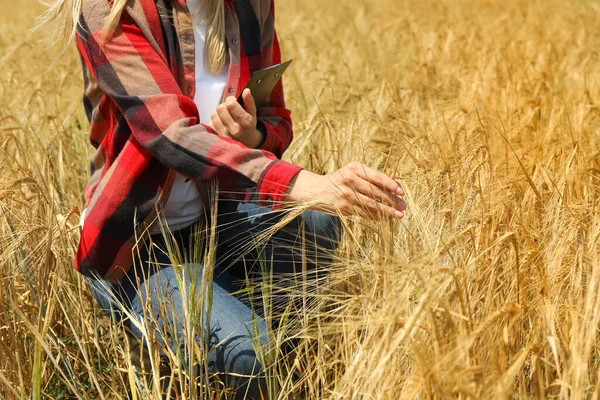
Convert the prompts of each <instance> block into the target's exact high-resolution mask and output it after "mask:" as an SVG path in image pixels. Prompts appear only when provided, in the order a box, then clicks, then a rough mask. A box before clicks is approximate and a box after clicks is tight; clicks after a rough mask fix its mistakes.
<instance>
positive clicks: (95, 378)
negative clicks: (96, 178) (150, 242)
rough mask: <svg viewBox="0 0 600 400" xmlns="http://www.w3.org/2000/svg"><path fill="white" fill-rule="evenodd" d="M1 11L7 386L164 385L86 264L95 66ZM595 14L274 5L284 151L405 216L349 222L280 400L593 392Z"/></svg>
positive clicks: (59, 390) (45, 390) (598, 355)
mask: <svg viewBox="0 0 600 400" xmlns="http://www.w3.org/2000/svg"><path fill="white" fill-rule="evenodd" d="M0 6H2V9H3V12H2V17H0V18H1V21H2V24H1V26H2V30H1V31H0V66H1V69H0V209H1V211H0V397H6V398H19V397H20V398H30V397H45V398H121V397H128V396H129V397H130V398H140V397H142V398H143V397H147V396H152V393H154V394H155V393H156V392H155V391H154V392H153V390H154V388H153V387H152V386H147V385H146V386H145V384H144V383H140V382H139V381H136V377H135V374H134V373H133V369H132V367H131V363H130V362H128V360H127V358H126V354H127V352H126V351H124V350H123V349H124V346H126V343H124V342H123V341H122V340H120V339H119V337H118V335H117V332H116V331H115V329H112V328H110V325H109V324H108V323H107V321H106V319H104V318H100V314H99V312H98V311H97V310H93V308H94V305H93V302H92V301H91V300H90V296H89V293H88V292H87V290H86V289H84V288H83V287H82V286H81V282H80V280H79V277H78V276H77V274H76V273H74V272H73V271H72V269H71V264H70V260H71V258H72V256H73V251H74V246H75V245H76V243H77V238H78V230H77V216H76V214H77V213H78V207H79V205H80V200H81V195H80V193H81V190H82V187H83V185H84V182H85V179H86V174H87V172H86V169H87V168H86V166H87V161H86V160H87V155H88V154H87V153H88V151H89V149H88V146H87V144H86V123H85V122H84V121H85V119H84V116H83V112H82V109H81V106H80V103H79V99H80V98H79V96H80V94H81V93H80V89H81V85H82V83H81V79H80V72H79V61H78V59H77V57H76V55H75V54H74V52H73V51H70V52H69V53H68V54H67V55H66V56H64V57H63V58H61V59H60V60H59V61H58V62H57V63H56V64H55V65H52V66H50V61H51V59H52V57H53V53H52V52H47V51H44V50H42V49H41V47H40V45H39V44H38V43H37V42H36V41H35V40H34V38H32V37H31V36H30V35H29V34H28V32H27V28H29V27H31V26H32V23H33V18H32V16H33V15H36V14H38V13H39V11H40V9H41V8H40V6H38V5H36V4H35V2H34V1H33V0H23V1H21V2H19V3H16V4H15V3H14V2H9V1H8V0H0ZM599 24H600V6H598V3H597V2H594V1H591V0H590V1H588V0H580V1H572V2H567V3H565V2H561V1H558V0H547V1H533V0H532V1H521V0H507V1H504V2H496V1H491V0H478V1H476V0H470V1H469V0H454V1H451V0H442V1H434V0H422V1H419V2H409V1H402V0H379V1H375V0H369V1H359V0H347V1H323V0H302V1H300V0H288V1H283V2H279V3H278V28H279V33H280V36H281V38H282V43H283V46H284V51H285V53H286V55H287V56H289V57H293V58H294V59H295V63H294V66H293V68H292V69H291V70H290V71H289V75H288V77H287V81H286V89H287V98H288V103H289V106H290V108H291V109H292V110H293V112H294V116H295V124H296V139H295V142H294V144H293V146H292V147H291V149H290V150H289V151H288V153H287V154H288V155H287V157H288V159H291V160H293V161H295V162H298V163H301V164H303V165H305V166H307V167H309V168H311V169H313V170H315V171H319V172H322V171H332V170H333V169H334V168H336V167H338V166H341V165H343V164H345V163H347V162H349V161H351V160H359V161H365V162H367V163H369V164H371V165H374V166H376V167H378V168H379V169H381V170H383V171H386V172H388V173H390V174H392V175H394V176H396V177H398V178H399V179H400V180H401V181H402V182H403V184H404V186H405V189H406V192H407V196H406V197H407V202H408V203H409V206H410V212H409V213H408V215H407V217H406V218H405V220H404V221H403V222H402V223H398V222H390V223H366V222H364V221H360V220H356V219H353V220H349V221H347V231H346V235H345V239H344V242H343V245H342V248H341V250H340V262H339V263H337V264H336V267H335V268H334V271H333V273H332V274H331V277H330V278H331V279H330V284H329V286H330V287H331V288H330V291H329V295H328V296H329V298H328V301H329V303H330V304H329V306H328V308H323V309H319V310H316V311H315V310H305V312H304V315H303V316H304V318H303V324H304V326H303V332H302V334H303V337H304V340H303V342H302V344H301V346H300V350H299V357H298V359H297V361H296V364H294V365H293V366H290V365H287V364H286V363H280V364H281V365H280V366H279V367H278V369H276V370H275V371H278V373H277V374H276V375H278V376H276V377H274V378H273V380H274V382H279V387H280V389H278V391H279V393H280V394H279V396H280V398H286V396H288V395H289V394H290V393H292V392H294V393H299V392H301V391H305V392H306V393H308V398H312V399H350V398H356V399H376V398H377V399H397V398H407V399H412V398H446V397H456V398H512V397H514V398H516V397H519V398H546V397H551V398H573V399H582V398H593V399H597V398H598V397H599V394H600V386H599V385H598V380H599V378H600V372H599V371H600V369H599V366H600V349H599V345H600V340H599V337H598V327H599V326H600V325H599V323H600V244H599V243H598V239H599V237H600V216H599V214H598V201H599V194H600V192H599V191H598V180H599V179H600V166H599V165H598V160H599V156H600V155H599V151H598V148H599V136H598V134H599V126H600V118H599V117H600V110H599V107H600V69H598V61H599V60H598V58H599V53H598V49H599V47H598V45H599V44H600V31H598V29H597V27H598V26H599ZM315 344H316V346H315ZM292 367H293V368H295V369H296V370H297V371H300V373H299V374H297V376H301V377H302V378H304V379H300V380H298V379H297V378H296V379H295V380H292V381H290V380H288V379H287V378H288V376H287V375H286V374H288V373H287V372H286V371H287V368H292ZM136 382H137V383H136ZM295 384H297V387H296V386H294V385H295ZM144 390H147V391H146V392H144ZM207 396H208V395H207Z"/></svg>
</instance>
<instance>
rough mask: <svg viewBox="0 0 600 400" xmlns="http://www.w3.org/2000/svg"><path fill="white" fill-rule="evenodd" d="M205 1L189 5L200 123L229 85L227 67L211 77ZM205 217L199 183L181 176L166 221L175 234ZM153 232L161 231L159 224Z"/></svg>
mask: <svg viewBox="0 0 600 400" xmlns="http://www.w3.org/2000/svg"><path fill="white" fill-rule="evenodd" d="M201 1H205V0H188V1H187V6H188V7H189V9H190V13H191V15H192V21H193V24H194V42H195V47H196V50H195V52H196V95H195V96H194V102H195V103H196V106H197V107H198V112H199V113H200V122H201V123H203V124H207V123H209V122H210V115H211V114H212V113H213V112H214V111H215V110H216V109H217V106H218V105H219V104H220V103H221V100H222V98H223V91H224V90H225V85H226V84H227V70H228V67H229V65H228V64H229V63H227V64H226V65H225V67H224V68H223V71H221V73H220V74H219V75H211V74H210V73H209V72H208V71H207V70H206V68H205V65H204V43H205V41H206V26H205V24H203V23H201V16H200V2H201ZM202 214H203V208H202V199H201V197H200V191H199V190H198V187H197V186H196V183H195V182H194V181H192V180H189V179H187V178H185V177H184V176H183V175H180V174H177V176H176V177H175V181H174V182H173V188H172V189H171V194H170V196H169V199H168V200H167V203H166V204H165V207H164V209H163V212H162V217H163V220H164V221H165V222H166V223H167V226H168V227H169V229H170V230H171V231H175V230H178V229H183V228H186V227H187V226H189V225H191V224H193V223H194V222H196V221H198V220H199V219H200V218H201V217H202ZM153 232H160V225H159V224H157V225H156V226H155V227H154V229H153Z"/></svg>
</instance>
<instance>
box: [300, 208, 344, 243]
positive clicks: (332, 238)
mask: <svg viewBox="0 0 600 400" xmlns="http://www.w3.org/2000/svg"><path fill="white" fill-rule="evenodd" d="M302 216H303V219H304V224H305V229H306V230H307V234H311V235H314V237H315V238H316V239H315V241H316V244H317V245H318V246H319V247H320V248H322V249H325V250H330V251H333V250H335V249H337V247H338V245H339V243H340V240H341V238H342V232H343V228H342V221H341V220H340V218H339V217H338V216H337V215H330V214H325V213H322V212H319V211H307V212H305V213H304V214H303V215H302Z"/></svg>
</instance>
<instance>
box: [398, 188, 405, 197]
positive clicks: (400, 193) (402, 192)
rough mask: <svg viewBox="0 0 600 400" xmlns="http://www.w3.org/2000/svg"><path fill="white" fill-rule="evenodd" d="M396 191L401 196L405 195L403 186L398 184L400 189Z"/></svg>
mask: <svg viewBox="0 0 600 400" xmlns="http://www.w3.org/2000/svg"><path fill="white" fill-rule="evenodd" d="M396 193H398V194H399V195H400V196H404V190H403V189H402V187H401V186H398V189H396Z"/></svg>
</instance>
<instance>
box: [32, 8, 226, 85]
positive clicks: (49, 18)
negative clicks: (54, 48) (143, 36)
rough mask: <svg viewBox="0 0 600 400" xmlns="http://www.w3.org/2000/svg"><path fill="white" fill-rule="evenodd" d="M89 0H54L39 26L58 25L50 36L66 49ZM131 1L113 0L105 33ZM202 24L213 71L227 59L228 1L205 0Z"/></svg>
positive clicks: (115, 25) (220, 67)
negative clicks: (226, 24) (226, 15)
mask: <svg viewBox="0 0 600 400" xmlns="http://www.w3.org/2000/svg"><path fill="white" fill-rule="evenodd" d="M84 1H85V0H54V1H52V2H50V3H48V9H47V10H46V12H44V13H43V14H42V15H41V16H40V18H39V19H38V24H37V27H36V29H39V28H40V27H42V26H45V25H47V24H50V23H52V24H56V25H57V27H56V29H53V33H52V34H51V36H50V37H49V44H55V43H62V44H63V45H64V47H63V49H66V48H67V46H68V45H69V44H70V43H71V42H72V41H73V39H75V35H76V34H77V27H78V24H79V16H80V15H81V9H82V5H83V2H84ZM128 1H129V0H113V1H112V8H111V11H110V14H109V15H108V16H107V17H106V23H105V25H104V34H105V35H106V37H110V35H112V34H113V33H114V32H115V30H116V29H117V26H118V25H119V20H120V18H121V14H122V13H123V10H124V9H125V6H126V5H127V2H128ZM201 2H202V7H201V9H200V13H201V15H202V20H201V21H202V23H203V24H206V43H205V46H204V54H205V57H204V59H205V60H206V61H205V63H206V65H205V67H206V69H207V70H208V71H209V72H210V73H211V74H218V73H220V72H221V71H222V70H223V67H224V66H225V61H226V51H227V46H226V40H225V1H224V0H201Z"/></svg>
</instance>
